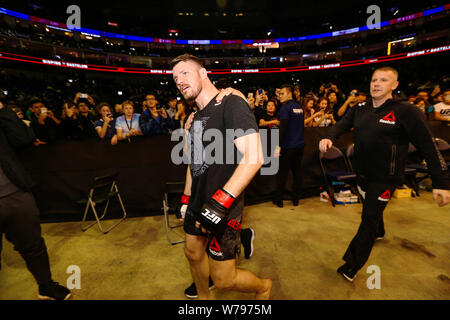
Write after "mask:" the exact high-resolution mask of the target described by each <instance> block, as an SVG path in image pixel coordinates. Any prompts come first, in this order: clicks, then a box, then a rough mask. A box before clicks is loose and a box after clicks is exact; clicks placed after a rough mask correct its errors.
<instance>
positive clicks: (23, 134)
mask: <svg viewBox="0 0 450 320" xmlns="http://www.w3.org/2000/svg"><path fill="white" fill-rule="evenodd" d="M34 140H35V137H34V134H33V132H32V130H31V129H30V128H28V127H27V126H26V125H25V124H24V123H23V122H22V121H21V120H20V119H19V118H18V117H17V115H16V114H15V113H14V112H13V111H12V110H9V109H6V108H4V106H3V104H2V103H1V102H0V249H1V239H2V237H3V233H4V234H5V236H6V239H7V240H9V241H10V242H11V243H13V244H14V249H15V250H16V251H18V252H19V253H20V254H21V255H22V257H23V259H24V260H25V262H26V265H27V268H28V270H29V271H30V272H31V273H32V275H33V276H34V278H35V279H36V282H37V284H38V285H39V294H38V297H39V298H40V299H42V300H63V299H68V298H69V297H70V295H71V293H70V291H69V290H68V289H67V288H65V287H63V286H61V285H59V284H58V283H57V282H54V281H53V280H52V277H51V272H50V263H49V258H48V253H47V248H46V246H45V242H44V239H43V238H42V236H41V226H40V221H39V211H38V208H37V206H36V202H35V199H34V197H33V195H32V194H31V188H32V187H33V182H32V180H31V178H30V177H29V176H28V175H27V173H26V172H25V170H24V169H23V168H22V166H21V165H20V164H19V162H18V160H17V158H16V157H15V155H14V153H13V150H12V148H20V147H24V146H27V145H29V144H32V143H33V141H34ZM0 267H1V266H0Z"/></svg>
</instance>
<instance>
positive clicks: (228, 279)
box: [211, 269, 236, 290]
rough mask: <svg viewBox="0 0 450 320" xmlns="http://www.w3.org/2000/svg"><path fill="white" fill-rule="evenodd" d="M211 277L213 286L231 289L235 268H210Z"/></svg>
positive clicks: (233, 282) (234, 278) (220, 288)
mask: <svg viewBox="0 0 450 320" xmlns="http://www.w3.org/2000/svg"><path fill="white" fill-rule="evenodd" d="M211 278H212V280H213V282H214V286H215V287H216V288H217V289H219V290H231V289H233V287H234V284H235V280H236V272H235V270H234V269H233V270H223V269H222V270H221V271H216V270H211Z"/></svg>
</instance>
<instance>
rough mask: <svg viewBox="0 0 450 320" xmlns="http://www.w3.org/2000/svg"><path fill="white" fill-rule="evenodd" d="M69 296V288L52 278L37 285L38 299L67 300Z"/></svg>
mask: <svg viewBox="0 0 450 320" xmlns="http://www.w3.org/2000/svg"><path fill="white" fill-rule="evenodd" d="M71 296H72V294H71V293H70V290H69V289H67V288H66V287H64V286H62V285H60V284H59V283H58V282H55V281H53V280H51V281H50V282H49V283H47V284H41V285H39V294H38V298H39V299H40V300H67V299H69V298H70V297H71Z"/></svg>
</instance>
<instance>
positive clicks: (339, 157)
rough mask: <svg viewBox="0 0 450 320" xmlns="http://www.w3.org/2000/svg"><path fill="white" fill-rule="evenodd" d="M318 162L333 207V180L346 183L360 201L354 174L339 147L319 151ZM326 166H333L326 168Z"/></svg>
mask: <svg viewBox="0 0 450 320" xmlns="http://www.w3.org/2000/svg"><path fill="white" fill-rule="evenodd" d="M319 162H320V167H321V169H322V174H323V177H324V180H325V183H326V186H327V190H328V194H329V195H330V199H331V204H332V205H333V207H334V206H336V199H335V198H334V193H335V192H334V187H333V182H344V183H348V184H349V185H350V188H351V190H352V192H354V194H356V195H358V201H359V202H360V201H361V196H360V194H359V192H358V190H357V188H356V174H355V173H354V172H353V171H352V170H351V169H350V166H349V164H348V162H347V159H346V157H345V156H344V154H343V153H342V151H341V150H339V148H337V147H335V146H332V147H331V148H330V149H328V151H327V152H320V153H319ZM328 167H333V168H332V170H327V168H328ZM336 169H337V170H336Z"/></svg>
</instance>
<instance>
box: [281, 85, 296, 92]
mask: <svg viewBox="0 0 450 320" xmlns="http://www.w3.org/2000/svg"><path fill="white" fill-rule="evenodd" d="M284 88H286V89H287V90H288V91H289V92H290V93H292V94H294V87H293V86H292V85H291V84H289V83H285V84H283V85H282V86H281V87H280V89H284Z"/></svg>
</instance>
